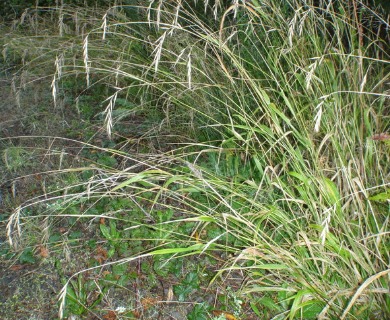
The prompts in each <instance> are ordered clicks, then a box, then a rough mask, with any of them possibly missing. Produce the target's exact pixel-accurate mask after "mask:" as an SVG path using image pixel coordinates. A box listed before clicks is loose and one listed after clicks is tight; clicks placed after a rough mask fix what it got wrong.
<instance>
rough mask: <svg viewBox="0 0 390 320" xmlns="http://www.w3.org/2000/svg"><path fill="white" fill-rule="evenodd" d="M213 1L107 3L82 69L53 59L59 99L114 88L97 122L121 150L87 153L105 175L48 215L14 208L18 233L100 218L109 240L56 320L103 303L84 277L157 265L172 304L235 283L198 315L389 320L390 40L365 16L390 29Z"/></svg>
mask: <svg viewBox="0 0 390 320" xmlns="http://www.w3.org/2000/svg"><path fill="white" fill-rule="evenodd" d="M203 5H204V6H202V5H201V3H198V4H195V3H194V4H192V5H191V4H185V5H184V4H183V5H182V4H181V3H180V2H175V1H165V2H155V1H152V2H151V3H150V6H149V7H143V6H138V5H136V4H132V5H123V6H118V7H112V8H110V9H108V10H107V11H106V12H105V13H104V14H103V16H102V17H103V18H102V23H101V24H99V25H95V26H94V27H92V28H91V29H89V31H88V32H85V33H84V34H82V36H81V40H80V38H78V41H79V42H78V46H77V48H78V49H79V50H78V57H76V58H75V60H74V61H75V62H74V64H72V65H71V64H67V63H65V62H62V63H61V67H59V64H58V63H57V64H56V70H55V71H54V77H53V83H54V85H52V88H53V90H52V93H53V97H54V99H56V98H57V97H58V94H60V93H61V90H54V88H57V87H58V88H60V87H61V84H62V83H64V82H65V81H69V79H73V78H72V77H73V75H74V74H81V72H83V76H84V77H85V78H84V79H85V82H86V84H87V86H88V90H93V88H94V86H98V85H100V84H101V83H105V84H106V87H108V89H106V90H107V92H106V96H107V99H106V101H105V102H104V104H102V105H100V108H101V109H100V110H99V109H96V114H97V113H99V112H100V114H99V116H100V119H101V121H102V122H104V126H105V129H106V131H107V133H108V136H109V137H111V138H112V139H113V140H112V141H113V142H112V145H110V146H104V145H103V146H102V147H99V148H97V147H96V146H95V147H94V146H92V145H91V144H85V145H84V146H85V147H86V148H91V149H90V150H97V152H98V155H96V161H94V164H93V166H90V167H88V168H87V167H81V168H78V169H76V168H74V169H72V170H73V171H77V172H82V175H80V177H79V178H78V179H77V181H75V182H74V184H73V185H67V186H65V187H64V188H62V189H57V190H55V191H53V192H51V193H47V194H46V195H45V196H46V197H45V199H39V201H37V202H39V203H41V204H42V205H44V206H45V209H44V211H41V213H40V214H38V215H37V216H34V217H31V216H23V214H22V212H23V211H22V210H23V209H24V207H29V206H30V204H29V203H27V204H26V205H22V206H21V207H20V208H19V210H17V211H15V212H14V214H13V215H11V217H10V218H9V224H8V226H9V228H8V230H9V238H10V240H12V239H13V236H14V232H13V231H14V230H13V227H12V226H14V225H15V226H16V225H17V223H18V221H20V219H22V220H23V221H26V223H27V222H28V221H29V220H32V219H41V218H42V214H43V215H44V216H46V217H48V218H49V219H50V223H51V225H52V226H55V224H56V223H58V221H65V220H61V219H66V221H67V227H69V230H74V229H75V228H76V229H77V227H78V226H79V224H78V223H79V222H80V221H91V224H93V222H95V225H96V221H97V219H99V223H97V224H98V228H96V230H97V231H96V230H95V231H92V230H94V229H93V228H92V229H88V230H90V232H91V237H93V236H92V233H93V232H97V234H95V235H94V236H98V237H100V239H102V241H103V242H102V243H104V245H105V248H104V249H97V248H98V246H97V245H96V247H95V248H96V250H98V251H99V252H100V253H99V255H98V259H96V263H95V264H92V265H90V266H88V267H87V268H86V269H85V270H82V271H79V272H76V273H75V274H74V275H73V276H71V277H69V278H67V279H66V280H64V282H63V284H64V287H63V289H62V291H61V305H60V311H61V312H60V313H61V315H63V312H65V313H66V312H68V313H69V312H70V313H72V312H73V313H76V314H80V315H81V314H84V313H85V312H87V311H91V310H92V309H93V308H94V307H95V305H96V304H97V303H100V302H101V299H103V296H99V297H98V298H97V299H96V300H94V301H88V299H87V298H86V296H87V294H84V293H83V294H81V292H84V291H83V290H86V289H85V288H84V287H83V288H82V289H81V287H82V284H83V283H84V282H83V281H84V280H83V278H82V274H84V273H85V272H94V271H96V270H101V269H104V268H111V267H112V268H114V267H115V268H119V267H120V266H121V265H123V264H127V263H129V264H130V265H131V264H134V263H135V262H136V261H144V263H145V261H146V262H147V261H149V262H150V263H149V264H148V263H145V264H144V265H143V267H144V268H145V269H144V270H146V273H148V274H154V273H155V274H157V276H156V278H158V277H159V276H160V277H162V276H163V277H167V276H169V275H173V276H174V277H176V279H180V280H177V281H179V282H180V283H179V284H176V285H175V286H173V287H172V288H169V289H168V294H169V296H168V298H167V300H168V301H171V300H172V295H171V294H173V295H174V296H175V298H176V299H177V300H178V301H179V302H183V301H185V300H187V299H190V298H191V297H193V296H192V294H193V291H194V290H199V288H200V285H201V284H202V283H203V282H202V281H204V282H208V283H209V286H211V287H212V286H213V285H221V283H223V282H229V281H232V280H231V279H232V278H238V279H240V284H239V285H238V286H237V287H236V289H235V291H234V292H233V293H230V295H229V294H226V295H225V300H226V299H227V300H229V302H226V301H225V302H223V303H221V304H222V305H223V306H225V308H226V309H228V310H225V311H223V312H220V313H219V312H218V311H217V310H214V312H213V311H211V310H209V309H210V308H209V309H208V308H207V306H206V307H204V308H203V306H204V305H203V304H201V303H200V302H202V303H204V302H205V301H198V302H199V304H196V305H195V307H194V309H193V310H192V311H191V313H188V318H189V319H191V317H192V318H193V317H194V314H197V313H199V314H202V315H201V316H199V317H198V319H200V318H201V317H206V316H207V314H209V315H213V316H214V317H221V316H223V315H224V314H225V313H226V314H225V316H226V315H227V314H228V312H229V311H231V312H232V313H233V311H234V316H235V317H244V316H243V312H242V310H241V309H240V306H242V305H243V304H242V303H239V302H238V301H241V300H240V299H247V301H249V302H248V305H249V309H250V310H251V312H252V313H253V314H255V315H256V316H257V317H259V318H273V319H315V318H318V319H370V318H375V317H377V318H387V317H389V313H390V311H389V310H390V306H389V303H390V302H389V299H388V297H387V294H388V291H389V287H388V279H389V272H390V271H389V270H390V269H389V253H388V247H389V237H388V223H389V218H388V214H389V206H388V205H389V196H388V189H389V165H388V163H389V152H388V151H389V149H388V148H389V145H388V141H389V137H388V133H387V130H388V128H389V115H388V107H389V102H388V101H389V92H388V87H386V86H387V85H388V84H387V83H386V81H387V80H386V79H387V78H388V76H389V47H388V43H387V42H386V39H383V38H381V37H378V36H377V35H376V33H375V32H372V28H371V27H370V25H369V24H368V23H369V22H367V21H370V20H369V18H372V19H375V21H376V22H377V23H378V26H377V28H378V30H377V31H378V34H379V33H380V32H379V31H380V30H379V29H380V28H388V26H389V25H388V23H387V22H385V20H384V19H382V18H380V15H379V14H378V13H377V12H375V11H372V10H371V9H370V8H369V7H367V6H365V5H364V4H363V3H360V2H357V1H353V2H352V5H349V2H347V1H337V2H336V1H335V2H332V1H331V2H328V3H323V2H318V1H317V2H313V3H312V2H308V1H305V2H302V1H299V0H291V1H262V2H260V1H254V0H253V1H251V2H240V1H234V2H232V4H231V5H227V6H225V7H224V6H223V5H222V4H221V3H219V2H215V4H214V6H210V5H209V4H208V2H204V3H203ZM59 41H61V38H60V40H59ZM75 42H76V41H75ZM66 43H67V44H69V42H66ZM81 43H82V44H81ZM68 48H69V46H68V47H66V48H65V49H63V48H62V50H63V51H61V48H59V49H58V53H57V54H56V56H57V58H58V57H59V56H61V57H62V56H63V57H64V59H65V60H64V61H68V62H69V61H70V58H69V57H68V56H67V54H68V52H69V51H67V50H68ZM74 50H76V49H74ZM67 59H68V60H67ZM56 61H58V59H57V60H56ZM60 70H61V72H60ZM83 94H84V92H82V93H80V94H79V95H78V97H77V100H78V101H80V100H82V99H83ZM85 105H86V106H88V103H86V104H85ZM94 110H95V109H94ZM91 113H93V111H91ZM129 127H130V129H129ZM128 135H131V137H130V138H129V137H128ZM135 150H136V152H135ZM91 153H92V152H91ZM95 153H96V152H95ZM88 159H90V160H89V161H91V159H93V156H92V157H91V155H89V156H88ZM53 201H56V202H55V203H54V202H53ZM42 212H44V213H42ZM95 227H96V226H95ZM65 243H69V241H68V240H67V241H66V242H65ZM187 257H198V259H199V260H200V262H199V265H197V266H195V265H194V264H191V263H189V264H186V267H183V268H184V270H185V272H184V273H186V275H184V274H183V271H180V270H176V269H175V265H174V264H171V263H172V261H175V263H176V261H181V262H178V263H185V262H183V261H186V259H187ZM193 259H194V258H193ZM192 261H193V260H192ZM213 264H215V265H216V266H217V270H216V272H215V273H214V274H213V275H209V274H208V275H207V276H205V277H204V278H203V279H199V274H200V273H202V272H201V271H200V269H202V268H204V270H207V269H208V268H210V266H212V265H213ZM164 268H165V269H164ZM195 268H198V270H197V271H198V273H197V272H193V271H194V270H192V269H195ZM152 269H153V272H152V271H151V270H152ZM182 270H183V269H182ZM122 271H123V270H122ZM122 271H115V272H119V273H118V274H116V276H118V277H117V278H115V277H114V278H115V279H116V280H118V279H121V277H122V276H124V277H126V272H122ZM112 272H113V274H114V273H115V272H114V271H112ZM121 272H122V273H121ZM206 273H207V272H206ZM127 280H129V279H126V281H127ZM221 280H222V281H221ZM123 281H125V280H123ZM85 283H88V282H87V281H86V282H85ZM124 283H125V282H122V283H119V282H118V283H117V284H119V285H124ZM87 287H88V286H87ZM77 288H78V289H77ZM76 289H77V290H78V292H79V293H78V294H77V293H76V291H77V290H76ZM91 290H92V291H94V290H95V291H96V290H97V288H96V287H94V288H93V289H91ZM107 290H108V289H107ZM170 290H171V291H170ZM169 292H171V293H169ZM101 293H103V294H104V293H105V291H104V290H101ZM226 297H227V298H226ZM95 301H96V304H95ZM72 304H73V305H75V307H74V308H71V310H73V311H69V305H72ZM67 306H68V309H66V308H67ZM76 306H78V307H79V308H76ZM224 312H225V313H224ZM133 315H134V313H133ZM229 315H230V313H229ZM193 319H194V318H193Z"/></svg>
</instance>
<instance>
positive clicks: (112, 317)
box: [103, 310, 117, 320]
mask: <svg viewBox="0 0 390 320" xmlns="http://www.w3.org/2000/svg"><path fill="white" fill-rule="evenodd" d="M103 319H104V320H116V319H117V316H116V313H115V312H114V311H112V310H110V311H108V312H107V313H106V314H105V315H104V316H103Z"/></svg>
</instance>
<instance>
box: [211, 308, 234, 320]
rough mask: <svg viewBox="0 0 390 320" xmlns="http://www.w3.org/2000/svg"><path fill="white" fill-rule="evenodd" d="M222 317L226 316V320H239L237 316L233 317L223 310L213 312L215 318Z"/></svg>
mask: <svg viewBox="0 0 390 320" xmlns="http://www.w3.org/2000/svg"><path fill="white" fill-rule="evenodd" d="M220 315H224V316H225V318H226V320H238V319H237V318H236V317H235V316H233V315H232V314H231V313H229V312H226V311H222V310H213V316H215V317H218V316H220Z"/></svg>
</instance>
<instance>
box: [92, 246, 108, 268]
mask: <svg viewBox="0 0 390 320" xmlns="http://www.w3.org/2000/svg"><path fill="white" fill-rule="evenodd" d="M107 256H108V253H107V250H106V249H104V248H103V247H102V246H98V247H97V248H96V254H95V255H94V258H95V259H96V260H97V262H99V263H100V264H101V263H103V262H104V261H106V260H107Z"/></svg>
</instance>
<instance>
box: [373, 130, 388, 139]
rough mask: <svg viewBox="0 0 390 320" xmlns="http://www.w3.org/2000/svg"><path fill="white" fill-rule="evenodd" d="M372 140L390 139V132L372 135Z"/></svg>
mask: <svg viewBox="0 0 390 320" xmlns="http://www.w3.org/2000/svg"><path fill="white" fill-rule="evenodd" d="M371 139H372V140H377V141H385V140H390V134H388V133H385V132H382V133H379V134H375V135H373V136H372V137H371Z"/></svg>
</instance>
